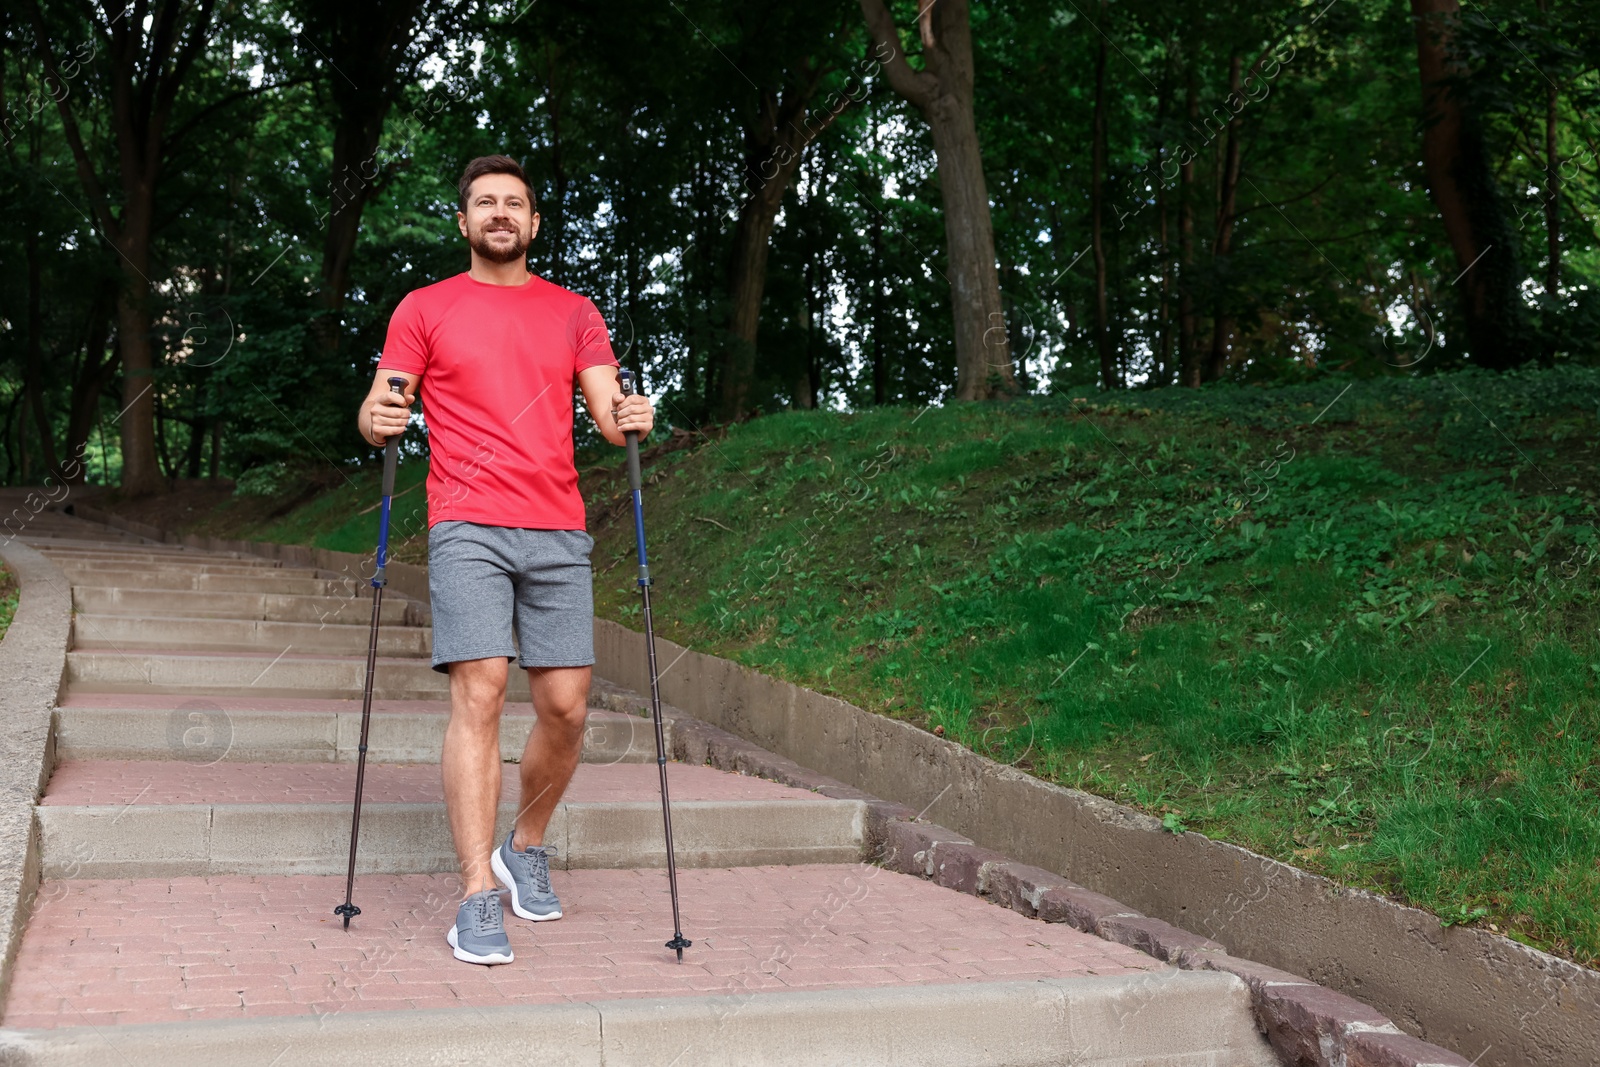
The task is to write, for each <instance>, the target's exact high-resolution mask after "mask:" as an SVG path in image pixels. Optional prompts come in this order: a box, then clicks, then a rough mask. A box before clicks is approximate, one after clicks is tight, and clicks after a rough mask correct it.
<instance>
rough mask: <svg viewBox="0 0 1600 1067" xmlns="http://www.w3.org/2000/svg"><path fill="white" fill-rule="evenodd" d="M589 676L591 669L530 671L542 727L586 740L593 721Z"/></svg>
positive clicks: (541, 669) (536, 708) (530, 680)
mask: <svg viewBox="0 0 1600 1067" xmlns="http://www.w3.org/2000/svg"><path fill="white" fill-rule="evenodd" d="M558 672H559V673H558ZM588 674H589V669H588V668H587V667H581V668H580V667H563V668H538V667H535V668H532V669H530V670H529V671H528V685H529V688H530V689H531V690H532V691H533V694H534V702H533V703H534V710H535V712H537V714H538V716H539V722H540V723H541V724H545V725H548V726H549V727H550V728H551V729H552V730H555V731H557V732H559V733H561V734H563V735H567V736H571V737H582V735H583V729H584V726H585V725H586V724H587V721H588V717H589V678H588Z"/></svg>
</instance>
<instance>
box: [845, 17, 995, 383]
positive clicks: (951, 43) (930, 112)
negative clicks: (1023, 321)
mask: <svg viewBox="0 0 1600 1067" xmlns="http://www.w3.org/2000/svg"><path fill="white" fill-rule="evenodd" d="M861 12H862V14H863V15H864V16H865V18H866V21H867V29H868V30H869V31H870V32H871V34H872V38H873V41H874V43H875V45H876V48H877V51H878V54H879V55H880V56H882V57H885V58H884V59H883V63H884V71H885V73H887V74H888V77H889V84H890V85H892V86H893V87H894V90H895V92H897V93H899V94H900V96H902V97H903V98H905V100H906V101H907V102H909V103H910V104H911V105H912V106H914V107H915V108H916V109H917V110H918V111H919V112H921V114H922V117H923V118H924V119H926V120H927V123H928V126H929V128H930V129H931V130H932V132H933V143H934V151H935V152H936V154H937V156H938V160H939V189H940V193H941V195H942V197H943V202H944V225H945V248H946V252H947V254H948V256H949V264H950V303H951V310H952V312H953V313H954V317H955V349H956V390H955V395H956V398H957V399H958V400H983V399H985V398H987V397H991V396H996V395H1002V394H1005V393H1009V392H1011V391H1012V389H1013V388H1014V386H1015V376H1014V374H1013V372H1012V365H1011V346H1010V342H1009V340H1008V339H1007V336H1006V330H1005V325H1004V324H1005V313H1004V310H1003V309H1002V307H1001V304H1000V275H999V271H998V269H997V267H996V263H995V255H994V229H993V222H992V220H991V218H990V214H989V192H988V186H987V183H986V182H985V180H984V176H983V154H982V151H981V149H980V147H979V144H978V127H977V123H976V121H975V120H974V118H973V106H972V104H973V101H972V96H973V83H974V69H973V61H972V26H971V21H970V18H969V11H968V0H943V2H940V3H929V4H927V5H926V6H924V7H923V8H922V9H921V10H920V12H919V13H918V17H917V25H918V29H919V32H920V36H921V40H922V53H921V55H922V61H923V66H922V69H920V70H919V69H917V68H914V67H912V66H911V64H910V62H909V61H908V58H907V54H906V52H905V50H904V48H903V46H902V45H901V42H900V32H899V30H898V29H897V28H896V27H895V23H894V18H893V16H891V15H890V13H889V10H888V8H886V7H885V6H884V0H861Z"/></svg>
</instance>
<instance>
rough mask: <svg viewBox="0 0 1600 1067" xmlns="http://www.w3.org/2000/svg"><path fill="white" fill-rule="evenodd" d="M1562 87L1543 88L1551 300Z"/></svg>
mask: <svg viewBox="0 0 1600 1067" xmlns="http://www.w3.org/2000/svg"><path fill="white" fill-rule="evenodd" d="M1549 10H1550V0H1539V11H1540V12H1541V13H1548V12H1549ZM1560 102H1561V93H1560V90H1559V89H1557V88H1556V84H1555V82H1552V81H1546V82H1545V89H1544V234H1545V247H1546V256H1547V261H1546V263H1545V268H1544V295H1545V296H1546V297H1548V298H1549V299H1550V300H1551V301H1552V302H1553V301H1554V300H1555V299H1556V290H1558V289H1560V288H1561V175H1560V172H1559V171H1558V170H1557V167H1558V166H1559V165H1560V163H1561V149H1560V146H1559V145H1558V144H1557V143H1556V134H1557V132H1558V127H1557V123H1558V119H1559V115H1558V111H1557V108H1558V106H1559V104H1560Z"/></svg>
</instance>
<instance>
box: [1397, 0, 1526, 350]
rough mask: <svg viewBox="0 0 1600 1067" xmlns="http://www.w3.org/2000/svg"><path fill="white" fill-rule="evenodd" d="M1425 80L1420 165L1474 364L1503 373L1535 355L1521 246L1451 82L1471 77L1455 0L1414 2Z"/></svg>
mask: <svg viewBox="0 0 1600 1067" xmlns="http://www.w3.org/2000/svg"><path fill="white" fill-rule="evenodd" d="M1411 12H1412V21H1413V23H1414V24H1415V28H1416V38H1417V69H1418V73H1419V75H1420V76H1421V80H1422V112H1423V134H1422V160H1423V168H1424V171H1425V172H1426V174H1427V178H1428V189H1429V191H1430V192H1431V193H1432V194H1433V202H1434V204H1435V206H1437V207H1438V209H1439V217H1440V221H1441V222H1442V223H1443V224H1444V230H1445V234H1446V236H1447V237H1448V238H1449V241H1450V247H1451V249H1452V251H1454V253H1455V260H1456V269H1457V270H1458V271H1459V272H1460V273H1459V274H1458V275H1457V280H1456V282H1455V285H1456V286H1457V288H1459V289H1460V290H1461V310H1462V318H1463V320H1464V324H1465V326H1466V331H1465V332H1466V335H1467V346H1468V348H1469V349H1470V350H1471V352H1472V358H1473V360H1474V362H1476V363H1478V364H1479V365H1481V366H1484V367H1489V368H1492V369H1504V368H1507V367H1512V366H1516V365H1517V364H1519V363H1522V362H1525V361H1526V360H1527V359H1528V358H1529V357H1530V356H1531V355H1532V353H1531V351H1530V350H1529V345H1528V344H1527V340H1528V337H1527V329H1526V324H1525V317H1524V315H1523V309H1522V304H1521V297H1520V294H1519V293H1518V292H1517V286H1518V284H1519V281H1520V278H1521V270H1520V268H1519V267H1518V264H1517V262H1516V254H1515V246H1514V242H1513V239H1512V235H1511V231H1510V228H1509V226H1507V224H1506V219H1505V213H1504V210H1503V208H1502V205H1501V202H1500V196H1499V191H1498V189H1497V188H1496V186H1495V181H1494V175H1493V173H1492V172H1491V170H1490V165H1489V159H1488V153H1487V149H1486V146H1485V145H1484V141H1483V137H1482V134H1481V132H1480V131H1479V129H1478V127H1477V124H1476V122H1475V121H1474V120H1473V119H1472V117H1471V116H1469V115H1468V114H1467V113H1466V110H1465V108H1464V107H1463V106H1462V102H1461V100H1460V98H1459V96H1458V95H1457V93H1456V92H1455V90H1454V88H1453V87H1452V85H1451V82H1452V81H1453V80H1455V79H1457V78H1460V77H1462V76H1464V75H1465V73H1466V66H1465V63H1464V62H1463V61H1462V60H1461V58H1460V57H1459V56H1458V55H1457V54H1456V52H1455V38H1456V34H1457V32H1458V31H1459V27H1460V24H1461V8H1460V5H1459V3H1458V2H1457V0H1411Z"/></svg>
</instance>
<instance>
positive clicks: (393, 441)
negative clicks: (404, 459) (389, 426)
mask: <svg viewBox="0 0 1600 1067" xmlns="http://www.w3.org/2000/svg"><path fill="white" fill-rule="evenodd" d="M389 392H391V393H399V394H400V395H401V396H402V397H403V396H405V395H406V380H405V379H404V378H390V379H389ZM399 461H400V436H399V435H398V434H396V435H395V436H393V437H391V438H389V440H387V441H385V442H384V443H383V495H384V496H394V472H395V465H396V464H397V463H399Z"/></svg>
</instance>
